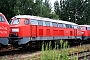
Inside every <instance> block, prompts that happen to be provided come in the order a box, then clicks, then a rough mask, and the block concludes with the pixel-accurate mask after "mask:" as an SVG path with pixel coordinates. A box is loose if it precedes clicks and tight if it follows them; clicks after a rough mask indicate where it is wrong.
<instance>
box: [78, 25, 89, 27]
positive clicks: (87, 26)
mask: <svg viewBox="0 0 90 60" xmlns="http://www.w3.org/2000/svg"><path fill="white" fill-rule="evenodd" d="M79 26H85V27H90V25H79Z"/></svg>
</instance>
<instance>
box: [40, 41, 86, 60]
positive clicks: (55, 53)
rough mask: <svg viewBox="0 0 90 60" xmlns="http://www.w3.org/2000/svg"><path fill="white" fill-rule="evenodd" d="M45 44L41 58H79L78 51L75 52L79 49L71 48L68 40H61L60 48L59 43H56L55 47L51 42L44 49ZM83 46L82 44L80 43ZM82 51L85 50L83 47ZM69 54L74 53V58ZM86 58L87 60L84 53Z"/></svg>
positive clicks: (75, 59) (53, 59) (72, 59)
mask: <svg viewBox="0 0 90 60" xmlns="http://www.w3.org/2000/svg"><path fill="white" fill-rule="evenodd" d="M44 48H45V47H44V44H43V45H42V53H41V58H40V60H78V53H77V55H75V54H74V53H76V52H78V51H79V50H77V49H74V48H71V49H70V48H69V46H68V42H67V41H66V42H63V41H62V40H60V49H59V50H58V45H56V44H55V47H54V49H52V47H51V42H50V43H49V45H48V44H47V45H46V48H45V49H44ZM80 48H81V45H80ZM80 51H84V50H83V49H81V50H80ZM69 54H72V56H71V57H72V58H70V56H69ZM84 60H86V55H85V54H84Z"/></svg>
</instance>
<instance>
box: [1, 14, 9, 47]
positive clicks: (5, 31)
mask: <svg viewBox="0 0 90 60" xmlns="http://www.w3.org/2000/svg"><path fill="white" fill-rule="evenodd" d="M9 32H10V26H9V23H8V21H7V19H6V17H5V16H4V15H3V14H2V13H0V44H2V45H8V43H9V40H8V38H9Z"/></svg>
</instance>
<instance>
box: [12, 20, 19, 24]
mask: <svg viewBox="0 0 90 60" xmlns="http://www.w3.org/2000/svg"><path fill="white" fill-rule="evenodd" d="M19 23H20V20H19V19H16V20H13V23H12V24H19Z"/></svg>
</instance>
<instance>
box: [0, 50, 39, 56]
mask: <svg viewBox="0 0 90 60" xmlns="http://www.w3.org/2000/svg"><path fill="white" fill-rule="evenodd" d="M36 51H40V49H36V48H32V49H30V50H19V49H18V50H11V51H3V52H0V56H5V55H15V54H18V55H19V54H27V53H29V54H30V53H34V52H36Z"/></svg>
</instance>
